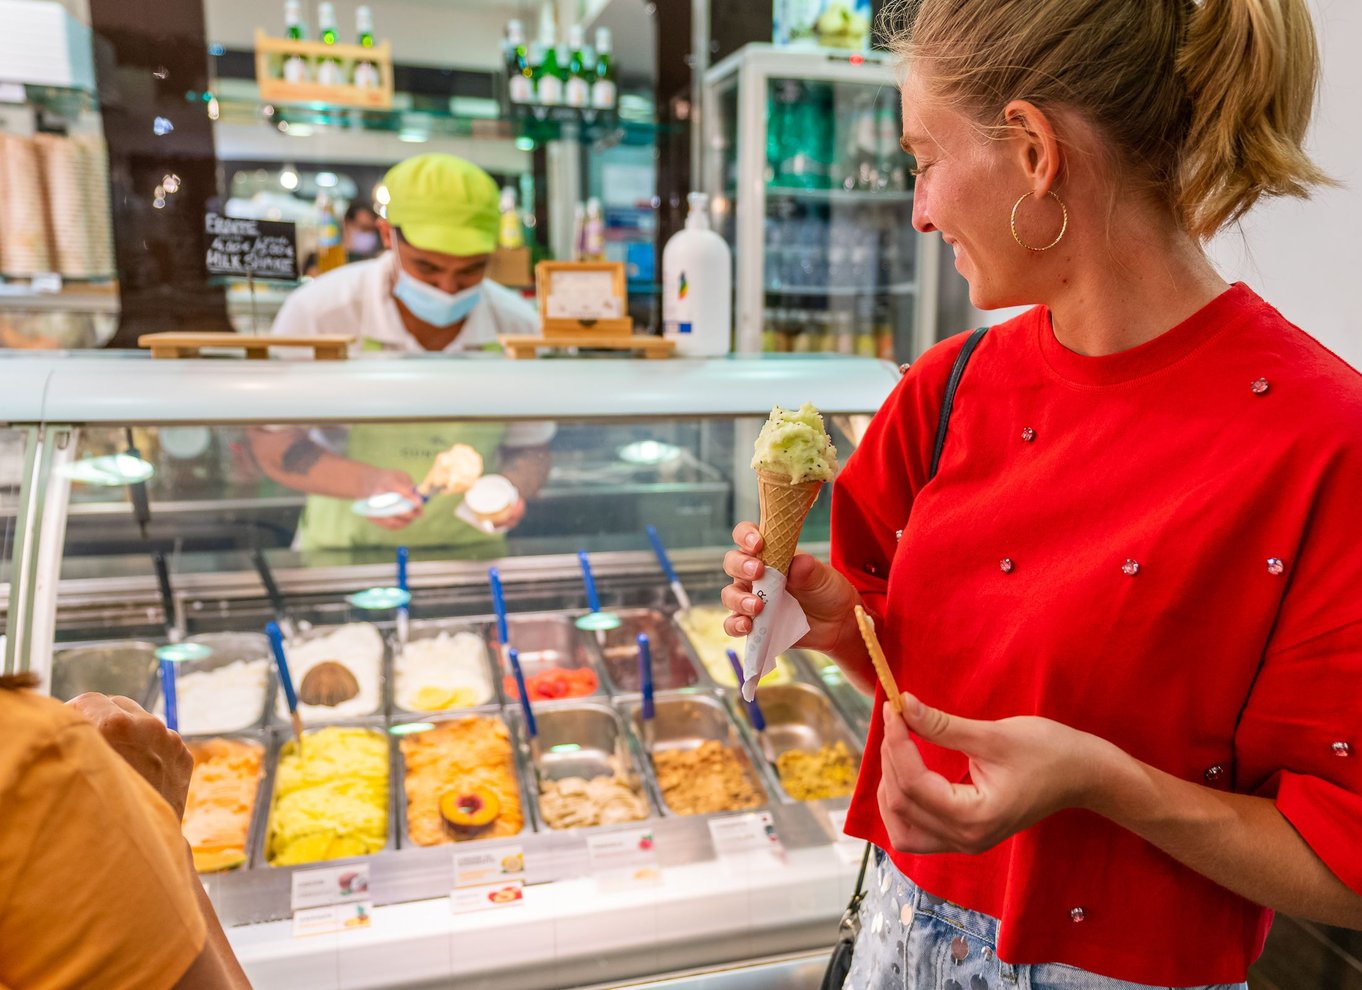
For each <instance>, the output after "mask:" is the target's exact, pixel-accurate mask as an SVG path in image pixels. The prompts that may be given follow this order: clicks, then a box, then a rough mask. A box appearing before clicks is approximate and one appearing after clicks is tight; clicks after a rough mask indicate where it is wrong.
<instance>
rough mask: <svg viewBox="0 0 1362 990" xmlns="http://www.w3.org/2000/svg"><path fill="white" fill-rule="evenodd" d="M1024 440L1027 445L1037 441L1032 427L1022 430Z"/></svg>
mask: <svg viewBox="0 0 1362 990" xmlns="http://www.w3.org/2000/svg"><path fill="white" fill-rule="evenodd" d="M1022 439H1023V440H1024V441H1026V442H1027V443H1034V442H1035V439H1036V431H1035V430H1033V429H1031V427H1029V426H1028V427H1026V428H1025V429H1023V430H1022Z"/></svg>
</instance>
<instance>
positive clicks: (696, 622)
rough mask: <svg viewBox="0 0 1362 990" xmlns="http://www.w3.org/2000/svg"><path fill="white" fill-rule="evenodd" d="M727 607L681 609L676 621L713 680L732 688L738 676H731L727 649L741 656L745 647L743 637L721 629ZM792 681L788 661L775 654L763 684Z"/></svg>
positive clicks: (700, 606) (710, 606)
mask: <svg viewBox="0 0 1362 990" xmlns="http://www.w3.org/2000/svg"><path fill="white" fill-rule="evenodd" d="M729 614H730V613H729V611H728V609H726V608H724V607H722V606H720V605H697V606H695V607H694V608H692V609H690V610H689V611H687V612H682V613H680V614H679V615H677V617H676V621H677V622H678V623H679V624H680V626H681V628H682V629H683V630H685V633H686V636H687V637H688V638H689V639H690V641H691V645H692V646H694V647H695V652H696V654H697V655H698V656H699V657H700V662H701V663H703V664H704V665H705V670H706V671H708V672H709V676H710V677H712V678H713V679H714V682H715V683H716V684H719V685H721V686H723V687H731V688H735V687H737V686H738V679H737V678H736V677H735V676H734V675H733V665H732V664H731V663H729V662H728V651H729V650H733V651H734V652H735V653H737V654H738V657H739V658H740V659H741V657H742V655H743V651H744V650H746V649H747V640H746V638H741V639H740V638H737V637H733V636H730V635H728V633H726V632H724V620H725V619H726V618H728V616H729ZM791 680H793V675H792V674H791V671H790V661H789V659H788V658H786V657H783V656H782V657H777V658H776V666H775V669H774V670H772V671H771V672H770V673H769V674H767V675H766V676H765V677H763V678H762V679H761V683H762V684H788V683H789V682H790V681H791Z"/></svg>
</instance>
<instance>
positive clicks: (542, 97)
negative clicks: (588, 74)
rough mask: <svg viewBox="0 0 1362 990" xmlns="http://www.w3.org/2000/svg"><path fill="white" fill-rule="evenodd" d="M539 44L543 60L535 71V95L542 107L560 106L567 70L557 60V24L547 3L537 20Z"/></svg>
mask: <svg viewBox="0 0 1362 990" xmlns="http://www.w3.org/2000/svg"><path fill="white" fill-rule="evenodd" d="M539 44H540V45H541V46H542V47H543V49H544V60H543V61H542V62H541V63H540V64H539V68H538V69H537V70H536V71H535V78H534V84H535V93H536V95H537V96H538V97H539V103H540V105H542V106H546V107H557V106H562V105H563V88H564V86H565V85H566V83H567V68H566V67H565V66H564V65H563V62H562V60H561V59H559V58H558V24H557V21H556V20H555V19H554V16H553V5H552V4H549V3H546V4H545V5H544V9H543V13H542V14H541V15H540V18H539Z"/></svg>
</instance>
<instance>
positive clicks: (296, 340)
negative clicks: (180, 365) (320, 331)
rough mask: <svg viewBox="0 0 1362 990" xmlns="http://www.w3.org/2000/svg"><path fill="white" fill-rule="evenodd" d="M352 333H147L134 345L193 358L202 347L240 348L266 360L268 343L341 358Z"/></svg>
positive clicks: (158, 355) (331, 358) (156, 353)
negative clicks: (302, 348)
mask: <svg viewBox="0 0 1362 990" xmlns="http://www.w3.org/2000/svg"><path fill="white" fill-rule="evenodd" d="M352 343H354V338H353V337H339V336H332V337H327V336H317V337H276V336H268V337H255V336H251V335H250V334H244V333H148V334H143V335H142V336H141V337H138V338H137V346H138V347H145V348H149V349H150V350H151V356H152V357H154V358H196V357H199V356H200V352H201V351H202V350H203V349H204V348H221V349H227V350H241V351H245V352H246V357H247V358H249V359H251V360H257V361H259V360H265V359H266V358H268V357H269V356H270V348H271V347H306V348H309V349H311V351H312V356H313V357H314V358H316V359H317V360H318V361H344V360H345V359H346V357H347V356H348V355H349V346H350V344H352Z"/></svg>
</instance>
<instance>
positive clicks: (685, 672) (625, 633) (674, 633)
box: [597, 608, 712, 694]
mask: <svg viewBox="0 0 1362 990" xmlns="http://www.w3.org/2000/svg"><path fill="white" fill-rule="evenodd" d="M615 614H616V615H618V616H619V618H620V626H619V628H617V629H611V630H609V631H607V632H606V633H605V637H604V640H605V641H604V643H599V644H597V646H598V649H599V650H600V653H601V661H602V666H603V667H604V668H605V676H606V679H607V680H608V681H609V683H610V688H611V690H612V691H613V692H614V693H615V694H638V693H639V692H640V690H642V680H641V677H640V675H639V670H638V637H639V634H640V633H646V634H647V636H648V639H649V644H650V647H651V649H652V656H653V688H654V690H656V691H677V690H681V689H683V688H689V687H697V686H703V687H709V686H711V685H712V682H711V681H710V679H709V677H708V676H707V675H705V674H702V673H701V671H700V663H699V661H698V660H697V659H696V658H695V655H694V653H693V652H692V650H691V646H690V643H689V642H688V641H687V639H686V637H685V636H683V635H682V633H681V630H680V629H679V628H678V627H677V626H676V624H675V623H673V622H672V621H671V619H670V618H669V617H668V616H667V615H665V614H663V613H662V612H659V611H657V610H656V609H651V608H622V609H617V610H616V611H615Z"/></svg>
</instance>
